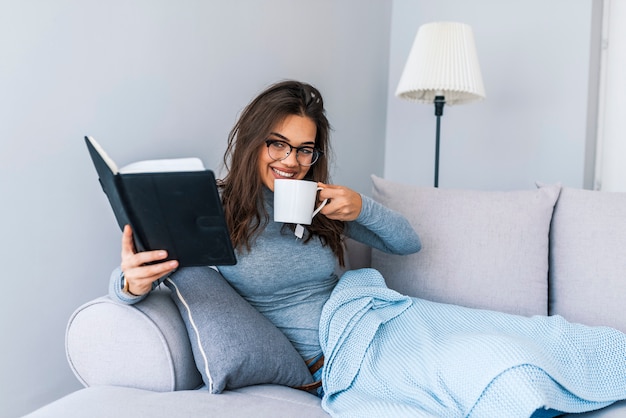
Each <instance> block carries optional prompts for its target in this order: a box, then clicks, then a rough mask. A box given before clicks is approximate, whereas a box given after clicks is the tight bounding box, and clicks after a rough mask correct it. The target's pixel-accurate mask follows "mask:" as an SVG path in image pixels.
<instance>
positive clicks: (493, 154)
mask: <svg viewBox="0 0 626 418" xmlns="http://www.w3.org/2000/svg"><path fill="white" fill-rule="evenodd" d="M432 21H459V22H463V23H467V24H469V25H470V26H472V28H473V31H474V36H475V39H476V47H477V50H478V56H479V60H480V64H481V69H482V75H483V81H484V83H485V88H486V92H487V98H486V100H484V101H482V102H476V103H471V104H467V105H458V106H446V107H445V109H444V115H443V117H442V120H441V158H440V168H439V186H440V187H445V188H478V189H502V190H508V189H514V188H531V187H534V183H535V181H543V182H561V183H562V184H564V185H567V186H572V187H582V186H583V181H584V175H585V166H584V165H585V164H584V163H585V141H586V124H587V105H588V103H587V97H588V86H589V55H590V34H591V21H592V0H578V1H570V0H551V1H543V0H524V1H499V0H472V1H466V0H438V1H425V0H423V1H415V0H394V2H393V11H392V23H391V47H390V63H389V86H388V87H389V91H388V100H389V102H388V106H387V111H388V116H387V135H386V151H385V176H386V177H387V178H388V179H390V180H395V181H402V182H405V183H409V184H418V185H424V186H431V185H432V184H433V170H434V158H435V157H434V155H435V120H436V119H435V116H434V106H432V105H423V104H415V103H411V102H407V101H404V100H400V99H397V98H396V97H394V93H395V90H396V87H397V85H398V81H399V79H400V75H401V74H402V69H403V67H404V64H405V61H406V58H407V56H408V53H409V50H410V48H411V45H412V43H413V39H414V37H415V34H416V33H417V29H418V28H419V26H420V25H422V24H424V23H428V22H432Z"/></svg>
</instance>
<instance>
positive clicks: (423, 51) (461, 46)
mask: <svg viewBox="0 0 626 418" xmlns="http://www.w3.org/2000/svg"><path fill="white" fill-rule="evenodd" d="M396 96H397V97H399V98H401V99H406V100H410V101H414V102H418V103H433V102H434V100H435V96H444V97H445V103H446V104H447V105H453V104H461V103H467V102H471V101H474V100H480V99H483V98H484V97H485V87H484V85H483V80H482V77H481V75H480V64H479V63H478V55H477V53H476V46H475V44H474V33H473V32H472V28H471V27H470V26H469V25H466V24H464V23H456V22H434V23H427V24H425V25H422V26H420V28H419V30H418V31H417V36H416V37H415V41H414V42H413V47H412V48H411V52H410V54H409V58H408V59H407V62H406V65H405V66H404V71H403V72H402V77H401V78H400V82H399V83H398V88H397V90H396Z"/></svg>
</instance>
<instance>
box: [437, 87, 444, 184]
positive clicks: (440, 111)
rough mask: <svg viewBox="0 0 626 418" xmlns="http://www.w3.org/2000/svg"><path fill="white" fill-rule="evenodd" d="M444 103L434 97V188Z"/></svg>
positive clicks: (439, 97) (442, 100) (440, 98)
mask: <svg viewBox="0 0 626 418" xmlns="http://www.w3.org/2000/svg"><path fill="white" fill-rule="evenodd" d="M445 103H446V99H445V97H444V96H435V116H437V133H436V136H435V141H436V142H435V187H439V131H440V130H441V116H442V115H443V105H444V104H445Z"/></svg>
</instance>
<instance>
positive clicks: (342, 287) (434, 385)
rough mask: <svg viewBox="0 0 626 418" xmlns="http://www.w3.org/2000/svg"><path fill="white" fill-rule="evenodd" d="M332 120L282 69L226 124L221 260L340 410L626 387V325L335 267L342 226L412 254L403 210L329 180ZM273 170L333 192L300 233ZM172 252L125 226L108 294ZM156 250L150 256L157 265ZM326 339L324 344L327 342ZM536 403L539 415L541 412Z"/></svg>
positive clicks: (490, 404) (495, 403) (573, 395)
mask: <svg viewBox="0 0 626 418" xmlns="http://www.w3.org/2000/svg"><path fill="white" fill-rule="evenodd" d="M329 154H330V146H329V123H328V120H327V119H326V116H325V113H324V106H323V101H322V97H321V95H320V93H319V92H318V91H317V90H316V89H315V88H314V87H312V86H310V85H308V84H304V83H300V82H296V81H285V82H281V83H277V84H275V85H273V86H270V87H269V88H268V89H267V90H265V91H264V92H262V93H261V94H260V95H259V96H258V97H257V98H255V99H254V100H253V101H252V102H251V103H250V104H249V105H248V106H247V107H246V108H245V109H244V111H243V113H242V114H241V117H240V118H239V120H238V122H237V123H236V125H235V126H234V128H233V130H232V131H231V133H230V136H229V143H228V148H227V151H226V155H225V157H224V162H225V165H226V167H227V168H228V169H229V171H228V174H227V175H226V177H225V178H224V179H223V180H222V181H221V182H220V187H221V191H222V200H223V205H224V211H225V215H226V220H227V223H228V226H229V229H230V235H231V240H232V242H233V245H234V246H235V250H236V255H237V261H238V262H237V264H236V265H235V266H220V267H218V268H219V272H220V273H221V274H222V275H223V276H224V278H225V279H226V280H227V281H228V282H229V283H230V284H231V285H232V287H233V288H235V289H236V290H237V291H238V293H239V294H241V295H242V296H243V297H244V298H245V299H246V300H247V301H248V302H249V303H250V304H251V305H252V306H254V307H255V308H256V309H257V310H258V311H260V312H261V313H262V314H264V315H265V316H266V317H267V318H268V319H269V320H270V321H271V322H272V323H274V324H275V325H276V326H277V327H278V328H279V329H280V330H282V332H283V333H284V334H285V335H286V336H287V338H288V339H289V340H290V341H291V343H292V344H293V346H294V347H295V348H296V350H297V351H298V352H299V353H300V355H301V356H302V358H303V359H304V360H306V361H307V362H308V363H317V359H319V358H321V356H322V351H324V355H325V357H326V360H325V365H324V367H323V368H321V369H319V370H317V371H316V372H315V374H314V378H315V379H316V380H319V379H320V377H322V376H323V381H324V391H326V393H325V394H324V393H323V391H319V392H318V394H319V395H320V396H322V397H323V401H322V406H323V407H324V408H325V409H326V410H327V411H329V412H331V414H333V415H337V416H342V415H344V414H345V415H347V416H389V415H393V416H434V417H441V416H446V417H448V416H451V417H452V416H454V417H456V416H463V417H465V416H476V417H491V416H502V414H505V415H506V416H509V417H515V416H519V417H525V416H526V417H527V416H531V415H532V416H556V415H557V414H559V413H560V412H559V411H568V412H582V411H587V410H592V409H597V408H600V407H603V406H606V405H608V404H610V403H611V402H613V401H615V400H617V399H623V398H626V361H624V358H625V357H626V336H624V334H622V333H619V332H618V331H615V330H612V329H608V328H591V327H584V326H581V325H575V324H569V323H567V322H566V321H564V320H563V319H562V318H560V317H554V318H548V317H533V318H525V317H518V316H514V315H507V314H502V313H498V312H489V311H480V310H472V309H467V308H462V307H458V306H452V305H444V304H436V303H432V302H428V301H424V300H420V299H417V298H410V297H408V296H403V295H400V294H398V293H396V292H394V291H392V290H389V289H387V288H386V287H385V285H384V280H383V278H382V277H380V274H378V272H376V271H374V270H371V269H364V270H358V271H353V272H348V273H346V274H345V275H344V276H342V278H341V280H339V279H338V277H337V275H336V274H335V271H336V267H337V265H338V264H339V265H341V264H343V261H344V253H343V246H342V239H343V238H344V237H351V238H353V239H355V240H357V241H360V242H362V243H365V244H367V245H370V246H372V247H374V248H377V249H379V250H381V251H385V252H389V253H394V254H409V253H414V252H417V251H419V249H420V241H419V238H418V236H417V234H416V233H415V232H414V230H413V229H412V228H411V226H410V225H409V223H408V222H407V220H406V219H405V218H404V217H402V216H401V215H400V214H398V213H396V212H393V211H391V210H389V209H387V208H385V207H383V206H382V205H380V204H378V203H376V202H374V201H373V200H372V199H370V198H368V197H366V196H363V195H360V194H358V193H356V192H355V191H353V190H350V189H349V188H346V187H343V186H336V185H330V184H328V180H329V176H328V167H329V163H328V155H329ZM275 179H306V180H311V181H315V182H318V184H319V185H320V186H321V187H322V190H321V191H320V193H319V199H320V200H323V199H328V203H327V204H326V206H324V208H323V209H322V210H321V212H320V214H321V215H322V216H319V215H318V216H316V217H315V218H314V219H313V222H312V224H311V225H310V226H308V227H307V230H306V232H305V235H304V236H303V239H298V240H296V239H294V226H293V225H284V224H281V223H276V222H273V220H272V219H273V189H274V180H275ZM166 256H167V254H166V253H165V252H164V251H147V252H140V253H137V252H135V250H134V247H133V241H132V231H131V230H130V228H129V227H126V228H125V229H124V233H123V236H122V262H121V267H120V268H118V269H116V270H115V271H114V272H113V274H112V277H111V286H110V294H111V296H112V297H113V298H116V299H118V300H120V301H122V302H125V303H135V302H137V301H139V300H142V299H143V298H144V297H145V296H146V295H147V294H148V293H149V292H150V291H151V290H152V289H153V288H154V287H155V286H156V284H158V283H159V282H160V279H161V278H163V277H165V276H168V275H171V276H175V275H177V274H182V273H183V272H184V269H180V270H179V271H176V269H177V268H178V263H177V262H176V261H162V262H160V260H163V259H164V258H166ZM148 263H149V264H148ZM322 347H323V350H322ZM535 412H537V414H535Z"/></svg>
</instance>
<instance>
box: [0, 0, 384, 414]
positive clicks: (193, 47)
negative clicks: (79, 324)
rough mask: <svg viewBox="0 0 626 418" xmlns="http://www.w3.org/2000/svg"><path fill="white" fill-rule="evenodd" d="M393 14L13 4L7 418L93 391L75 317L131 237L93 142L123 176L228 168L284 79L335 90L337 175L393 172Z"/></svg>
mask: <svg viewBox="0 0 626 418" xmlns="http://www.w3.org/2000/svg"><path fill="white" fill-rule="evenodd" d="M390 20H391V3H390V2H386V1H368V2H366V3H364V2H363V1H362V0H343V1H333V0H321V1H320V0H318V1H308V2H303V1H299V2H294V1H292V0H264V1H258V0H247V1H246V0H229V1H219V2H218V1H191V0H177V1H165V0H160V1H155V0H143V1H141V0H135V1H128V0H108V1H100V0H97V1H96V0H50V1H47V0H40V1H37V0H19V1H18V0H14V1H10V0H9V1H7V0H0V199H1V201H2V206H1V209H0V211H1V214H2V216H0V230H1V231H2V237H3V239H2V240H1V241H0V254H1V256H0V257H1V260H2V264H3V274H2V280H3V289H4V293H3V298H2V303H0V332H1V333H2V341H3V343H2V346H1V348H0V371H1V372H0V416H2V417H13V416H20V415H22V414H24V413H26V412H29V411H31V410H33V409H34V408H36V407H39V406H41V405H43V404H44V403H47V402H50V401H52V400H53V399H55V398H57V397H60V396H61V395H64V394H67V393H69V392H70V391H72V390H74V389H78V388H79V384H78V382H77V381H76V379H75V378H74V376H73V375H72V374H71V372H70V370H69V367H68V365H67V362H66V359H65V356H64V333H65V326H66V323H67V319H68V318H69V316H70V314H71V312H72V311H73V310H74V309H75V308H76V307H78V306H79V305H80V304H82V303H84V302H86V301H88V300H90V299H92V298H94V297H97V296H100V295H103V294H105V293H106V291H107V283H108V276H109V273H110V271H111V270H112V269H113V268H114V267H115V266H116V265H117V264H118V263H119V251H120V250H119V237H120V233H119V231H118V230H117V226H116V225H115V223H114V220H113V216H112V212H111V210H110V208H109V207H108V203H107V201H106V198H105V196H104V194H103V193H102V191H101V190H100V188H99V185H98V182H97V177H96V176H95V171H94V169H93V167H92V165H91V161H90V160H89V157H88V154H87V151H86V148H85V145H84V144H83V135H86V134H88V135H93V136H94V137H95V138H96V139H98V140H99V141H100V142H101V144H102V145H103V146H104V147H105V149H106V150H107V151H108V152H109V154H110V155H111V156H112V157H113V158H114V159H115V160H116V162H117V163H118V164H119V165H124V164H126V163H129V162H131V161H134V160H138V159H145V158H153V157H175V156H200V157H201V158H202V159H203V160H204V162H205V164H206V165H207V166H208V167H211V168H214V169H218V168H219V164H220V162H221V156H222V153H223V151H224V148H225V143H226V136H227V134H228V131H229V129H230V127H231V126H232V124H233V122H234V121H235V119H236V117H237V115H238V112H239V111H240V110H241V109H242V107H243V106H244V105H245V104H246V103H247V102H248V100H249V99H251V98H252V97H253V96H254V95H255V94H256V93H258V92H260V91H261V90H262V89H263V88H264V87H266V86H267V85H268V84H269V83H271V82H274V81H278V80H280V79H283V78H297V79H302V80H305V81H309V82H311V83H313V84H315V85H317V86H318V87H319V88H320V89H321V91H322V93H324V94H325V99H326V102H327V108H328V113H329V117H330V120H331V123H332V124H333V126H334V128H335V131H334V134H333V137H334V141H335V153H336V154H337V158H336V169H335V170H334V180H335V182H337V183H341V184H346V185H348V186H351V187H353V188H355V189H357V190H359V191H369V187H370V182H369V174H370V173H377V174H378V175H382V171H383V151H384V149H383V147H384V141H383V138H384V135H385V107H386V94H387V73H388V64H387V62H388V59H387V57H388V45H389V34H390V28H389V24H390Z"/></svg>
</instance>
